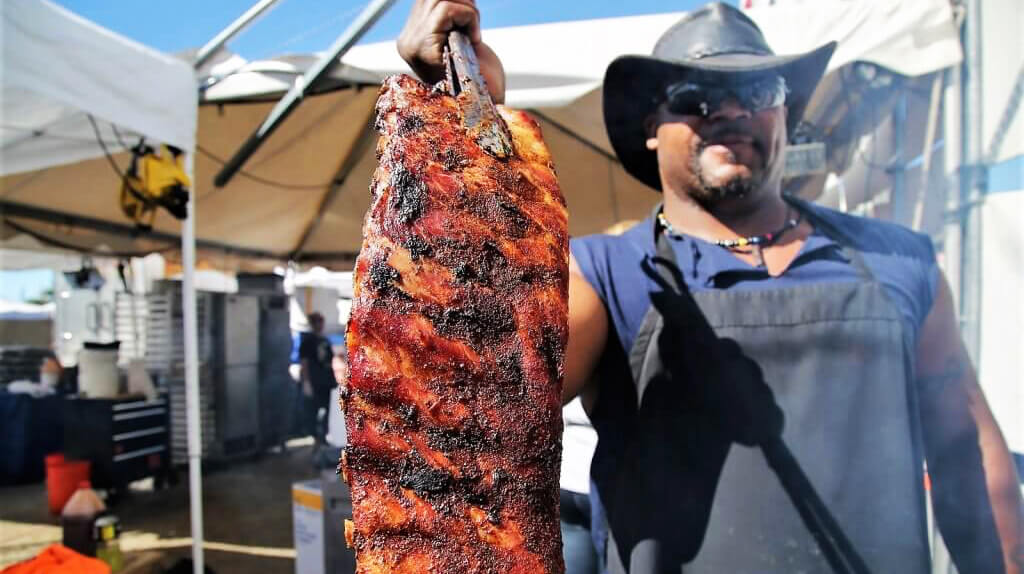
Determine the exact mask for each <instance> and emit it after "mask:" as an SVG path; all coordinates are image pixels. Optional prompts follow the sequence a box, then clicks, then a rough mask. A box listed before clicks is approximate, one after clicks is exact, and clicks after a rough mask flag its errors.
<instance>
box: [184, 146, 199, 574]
mask: <svg viewBox="0 0 1024 574" xmlns="http://www.w3.org/2000/svg"><path fill="white" fill-rule="evenodd" d="M192 151H194V150H192ZM194 158H195V154H194V153H192V152H190V153H187V154H185V173H187V174H188V176H189V179H190V180H192V181H193V182H195V175H194V171H195V159H194ZM195 218H196V192H195V185H194V184H193V189H192V191H191V193H189V199H188V213H187V216H186V217H185V221H184V224H183V225H182V230H181V267H182V271H183V281H182V288H181V299H182V313H181V314H182V316H183V317H184V323H185V325H184V327H185V333H184V339H185V416H186V423H187V425H188V492H189V515H190V517H191V519H192V572H193V573H194V574H203V483H202V456H203V447H202V440H201V435H200V428H199V340H198V338H199V331H198V325H197V324H196V323H197V314H196V285H195V268H196V228H195Z"/></svg>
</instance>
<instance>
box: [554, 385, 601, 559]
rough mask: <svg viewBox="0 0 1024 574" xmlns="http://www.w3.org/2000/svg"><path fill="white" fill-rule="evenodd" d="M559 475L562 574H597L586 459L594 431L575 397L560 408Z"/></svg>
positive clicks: (590, 454) (590, 455) (591, 451)
mask: <svg viewBox="0 0 1024 574" xmlns="http://www.w3.org/2000/svg"><path fill="white" fill-rule="evenodd" d="M562 423H563V426H564V430H563V431H562V474H561V479H560V481H559V484H560V486H561V489H560V492H559V505H558V506H559V511H560V513H561V516H560V518H561V527H562V557H563V558H564V559H565V574H598V572H600V571H601V570H600V566H599V565H600V554H599V553H598V551H597V548H596V546H595V544H594V540H593V538H592V530H591V527H592V525H593V518H592V516H591V512H590V459H592V458H593V457H594V448H595V447H596V446H597V431H595V430H594V427H593V426H591V425H590V419H588V418H587V413H586V412H585V411H584V410H583V403H582V402H580V399H579V398H578V397H577V398H576V399H573V400H572V401H570V402H569V404H567V405H565V406H564V407H563V408H562Z"/></svg>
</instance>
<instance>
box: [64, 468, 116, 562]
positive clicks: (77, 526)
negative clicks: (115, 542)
mask: <svg viewBox="0 0 1024 574" xmlns="http://www.w3.org/2000/svg"><path fill="white" fill-rule="evenodd" d="M106 510H107V507H106V506H105V505H104V504H103V501H102V500H100V497H99V495H98V494H96V491H94V490H93V489H92V485H91V484H90V483H89V481H88V480H83V481H82V482H80V483H78V490H76V491H75V493H74V494H72V495H71V498H70V499H69V500H68V502H67V504H65V505H64V510H63V511H61V514H60V524H61V528H62V530H63V532H64V546H67V547H68V548H70V549H72V550H74V551H75V552H78V553H79V554H84V555H85V556H93V557H95V556H96V538H95V532H94V528H95V525H96V519H97V518H98V517H99V516H100V515H101V514H103V512H105V511H106Z"/></svg>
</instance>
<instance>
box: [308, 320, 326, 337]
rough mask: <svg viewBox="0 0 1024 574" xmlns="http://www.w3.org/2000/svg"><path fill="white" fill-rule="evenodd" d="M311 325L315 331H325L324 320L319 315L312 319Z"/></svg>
mask: <svg viewBox="0 0 1024 574" xmlns="http://www.w3.org/2000/svg"><path fill="white" fill-rule="evenodd" d="M309 326H310V327H312V328H313V332H314V333H323V331H324V320H323V319H321V318H319V317H314V318H312V319H310V321H309Z"/></svg>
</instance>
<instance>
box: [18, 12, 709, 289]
mask: <svg viewBox="0 0 1024 574" xmlns="http://www.w3.org/2000/svg"><path fill="white" fill-rule="evenodd" d="M255 2H256V0H176V1H174V2H163V3H141V4H140V3H139V2H137V1H131V2H130V1H128V0H57V3H58V4H60V5H61V6H63V7H65V8H67V9H68V10H71V11H72V12H74V13H76V14H78V15H80V16H82V17H84V18H86V19H88V20H91V21H93V22H95V23H97V24H99V25H101V26H103V27H105V28H109V29H110V30H113V31H115V32H117V33H119V34H121V35H123V36H127V37H129V38H131V39H133V40H135V41H137V42H140V43H142V44H145V45H147V46H150V47H152V48H156V49H157V50H161V51H164V52H171V53H174V52H180V51H183V50H187V49H189V48H197V47H199V46H202V45H203V44H205V43H206V42H207V41H208V40H209V39H210V38H212V37H213V36H215V35H216V34H217V33H218V32H220V31H221V30H222V29H223V28H224V27H226V26H227V25H228V24H230V23H231V22H232V21H233V20H234V19H235V18H237V17H238V16H240V15H241V14H242V13H244V12H245V11H246V10H247V9H248V8H249V7H250V6H252V5H253V4H254V3H255ZM367 3H368V0H367V1H359V0H343V1H333V2H332V1H324V0H278V2H277V4H276V5H275V6H274V8H273V9H271V10H270V11H269V12H267V13H265V14H264V15H263V16H262V17H261V18H260V19H259V20H257V21H256V22H255V23H253V24H252V25H251V26H250V27H249V28H247V29H246V30H245V31H244V32H242V34H240V35H238V36H237V37H236V38H235V39H234V40H233V41H232V42H231V43H230V44H229V45H228V47H229V48H230V49H231V50H232V51H234V52H236V53H238V54H240V55H242V56H243V57H244V58H246V59H249V60H255V59H260V58H266V57H270V56H276V55H280V54H283V53H289V52H314V51H317V50H324V49H327V48H328V47H330V45H331V43H332V42H333V41H334V39H335V38H337V37H338V35H340V34H341V33H342V32H343V31H344V30H345V28H346V27H347V26H348V24H349V22H350V21H351V20H352V19H353V18H354V17H355V16H356V15H358V14H359V12H360V11H361V10H362V9H363V7H365V6H366V5H367ZM701 4H704V1H703V0H678V1H674V2H669V1H666V0H629V1H623V0H477V6H479V8H480V12H481V19H482V21H483V25H484V28H485V29H486V28H495V27H502V26H518V25H524V24H537V23H542V22H558V21H564V20H583V19H590V18H611V17H615V16H628V15H634V14H655V13H658V12H676V11H680V10H689V9H692V8H693V7H695V6H699V5H701ZM411 7H412V0H399V1H398V2H396V3H395V5H394V6H392V7H391V9H390V10H389V11H388V12H387V13H386V14H385V15H384V17H383V18H382V19H381V20H380V21H378V22H377V24H376V26H374V28H372V29H371V30H370V31H369V32H368V33H367V35H366V36H365V37H364V39H363V42H381V41H385V40H391V39H394V38H395V37H396V36H398V33H399V32H400V31H401V29H402V24H403V23H404V21H405V17H406V16H407V15H408V13H409V9H410V8H411ZM583 48H585V47H583V46H581V49H583ZM0 267H2V263H0ZM52 285H53V274H52V272H51V271H49V270H29V271H2V270H0V299H8V300H23V299H25V298H32V297H35V296H37V295H38V294H39V293H40V292H41V291H42V290H43V289H47V288H50V287H52Z"/></svg>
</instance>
